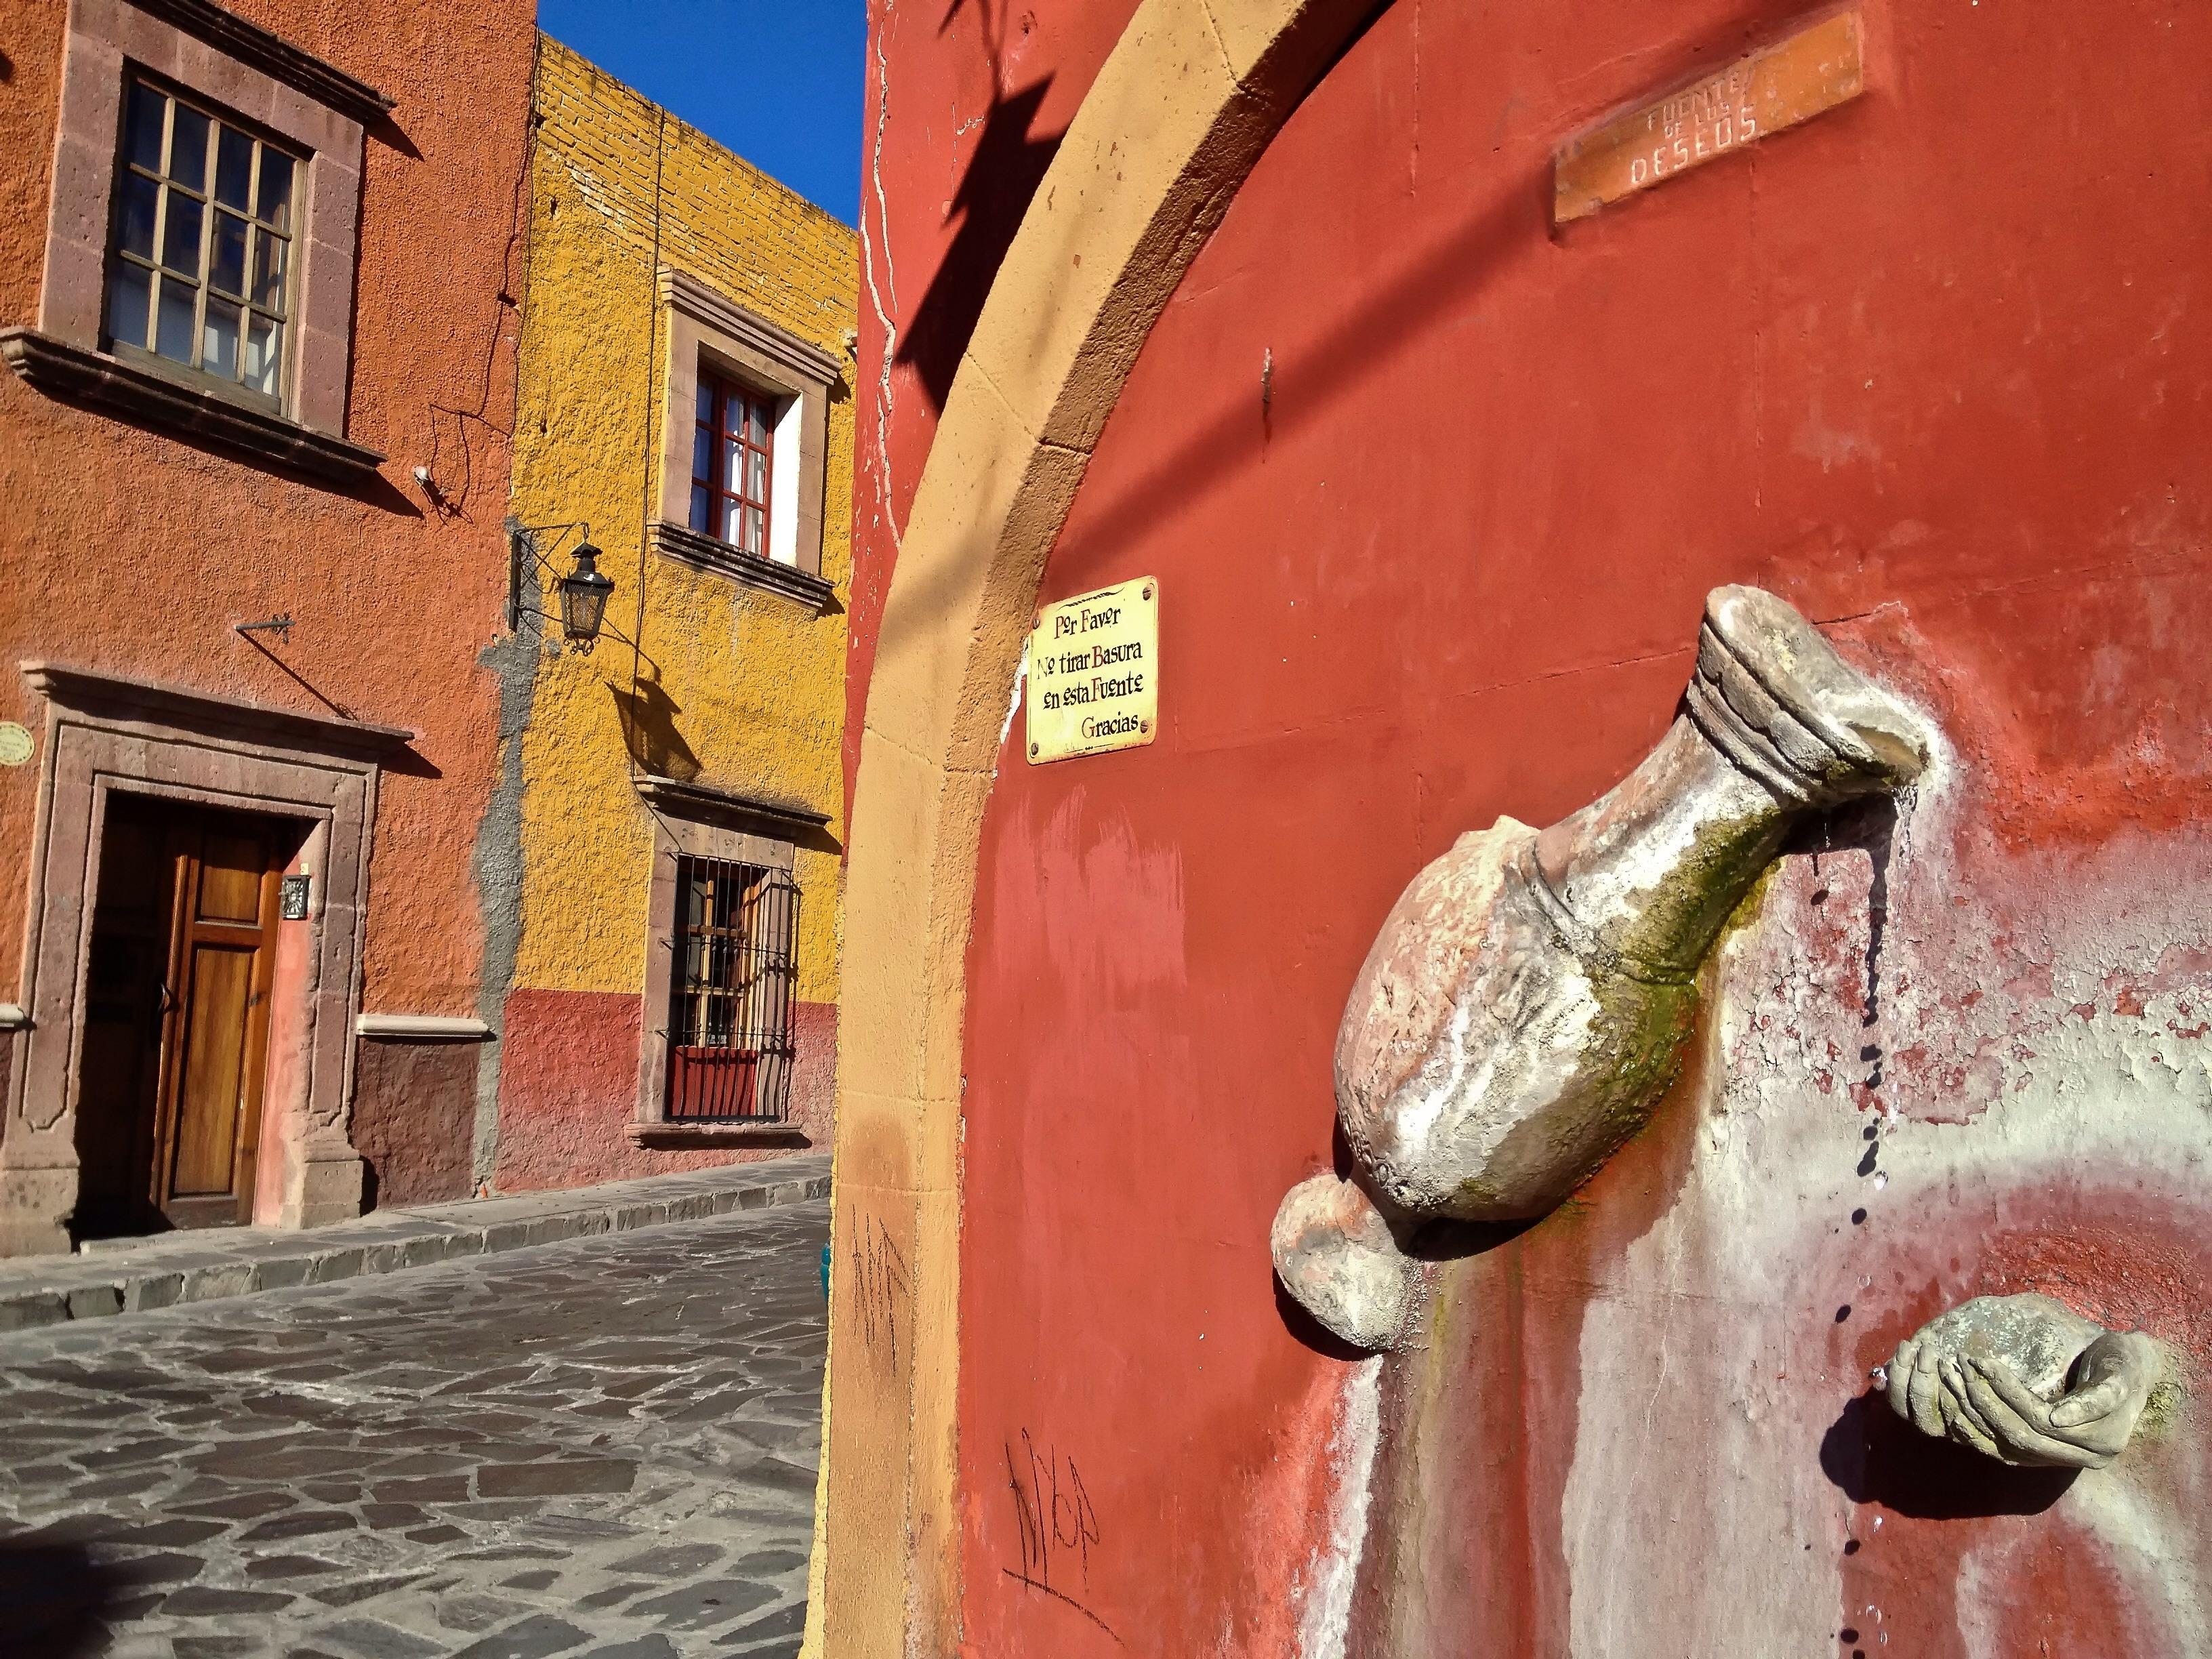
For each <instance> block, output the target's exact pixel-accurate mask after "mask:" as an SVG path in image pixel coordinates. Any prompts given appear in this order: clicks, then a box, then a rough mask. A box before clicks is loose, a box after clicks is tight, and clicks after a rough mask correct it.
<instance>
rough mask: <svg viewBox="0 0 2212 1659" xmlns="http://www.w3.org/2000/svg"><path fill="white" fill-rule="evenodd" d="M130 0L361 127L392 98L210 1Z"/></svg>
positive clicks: (376, 116)
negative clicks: (359, 124) (354, 121)
mask: <svg viewBox="0 0 2212 1659" xmlns="http://www.w3.org/2000/svg"><path fill="white" fill-rule="evenodd" d="M131 4H132V5H134V6H136V7H137V9H139V10H140V11H143V12H145V13H147V14H148V15H150V16H154V17H158V18H160V19H161V21H163V22H165V23H167V24H169V25H171V26H172V27H175V28H179V29H182V30H183V31H184V32H185V33H186V34H189V35H192V36H194V37H195V38H197V39H198V40H204V41H206V42H207V43H208V45H210V46H213V47H214V48H216V51H218V52H222V53H224V54H226V55H227V56H228V57H231V58H236V59H237V60H238V61H239V62H240V63H241V64H246V65H248V66H249V67H251V68H253V69H258V70H260V71H261V72H262V73H263V74H264V75H266V76H269V77H270V79H271V80H275V81H282V82H283V83H284V84H285V85H286V86H288V87H292V88H296V89H297V90H299V91H301V92H304V93H306V94H307V96H308V97H310V98H312V99H313V100H315V101H316V102H317V103H319V104H321V105H323V106H325V108H329V109H334V110H336V111H337V112H338V113H339V114H341V115H343V116H346V117H348V118H350V119H352V120H356V121H358V122H360V123H361V124H362V125H363V126H368V125H371V124H372V123H374V122H375V121H376V120H378V119H379V118H380V117H382V116H383V115H384V114H385V113H386V112H387V111H389V110H391V109H392V107H393V100H392V99H389V98H387V97H386V96H385V95H384V94H382V93H380V92H379V91H378V90H377V89H376V88H374V87H372V86H370V85H368V83H367V82H362V81H356V80H355V79H354V78H353V76H350V75H348V74H347V73H346V72H345V71H344V70H339V69H333V68H332V67H331V65H330V64H325V62H323V60H322V59H321V58H315V57H311V56H310V55H309V54H307V52H302V51H301V50H300V49H299V47H297V46H294V45H293V44H292V43H291V42H290V41H289V40H284V39H283V37H282V36H280V35H275V34H271V33H270V32H269V31H268V30H267V29H264V28H261V27H258V26H256V25H254V24H252V23H249V22H247V21H246V20H245V19H244V18H242V17H234V16H233V15H231V14H230V13H228V12H227V11H225V10H224V9H222V7H221V6H216V5H211V4H210V3H209V0H131Z"/></svg>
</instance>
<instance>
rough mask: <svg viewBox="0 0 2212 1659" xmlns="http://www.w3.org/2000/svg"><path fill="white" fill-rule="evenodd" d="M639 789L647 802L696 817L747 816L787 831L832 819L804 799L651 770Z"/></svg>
mask: <svg viewBox="0 0 2212 1659" xmlns="http://www.w3.org/2000/svg"><path fill="white" fill-rule="evenodd" d="M637 793H638V794H639V795H640V796H641V797H642V798H643V799H644V800H645V801H646V802H647V805H653V806H656V807H659V808H660V809H661V810H663V811H668V812H672V813H674V814H675V815H676V816H677V817H685V818H692V819H711V818H744V819H750V820H753V821H754V822H756V823H767V824H771V825H774V826H775V828H777V829H781V830H783V831H785V832H786V833H787V834H806V833H809V832H811V831H813V830H817V829H822V828H823V827H824V826H825V825H827V824H828V823H829V814H828V813H827V812H822V811H816V810H815V809H814V808H813V807H811V806H809V805H805V803H804V802H803V801H794V800H787V799H781V797H778V796H775V795H741V794H739V793H737V792H736V791H735V790H730V789H714V788H710V787H708V786H707V785H705V784H702V783H678V781H676V780H675V779H674V778H657V777H654V776H653V775H651V774H650V773H648V774H647V775H645V776H643V777H641V778H639V779H638V780H637Z"/></svg>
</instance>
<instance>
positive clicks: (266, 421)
mask: <svg viewBox="0 0 2212 1659" xmlns="http://www.w3.org/2000/svg"><path fill="white" fill-rule="evenodd" d="M0 357H5V358H6V359H7V361H8V366H9V368H12V369H14V370H15V373H16V374H18V375H20V376H21V378H22V379H23V380H24V381H25V382H27V384H29V385H31V386H35V387H36V388H38V390H40V392H45V393H46V395H47V396H48V397H50V398H59V399H60V400H62V401H63V402H64V403H76V404H90V405H92V406H93V407H94V408H96V409H100V410H106V411H109V412H112V413H114V414H118V415H121V416H124V417H125V418H126V419H128V420H131V421H133V422H138V423H139V424H142V425H144V426H149V427H151V428H155V429H156V430H158V431H163V432H169V433H173V434H175V435H179V436H181V437H185V438H189V439H194V440H197V441H201V442H204V443H208V444H212V445H215V446H217V447H221V448H223V449H226V450H228V451H230V452H232V453H236V454H240V455H243V456H246V458H248V459H252V460H258V461H263V462H266V463H268V464H270V465H274V466H277V467H281V468H283V469H284V470H286V471H291V472H296V473H301V474H304V475H305V476H306V477H310V478H313V479H315V480H317V481H318V482H319V483H329V484H336V485H337V486H338V487H340V488H341V489H360V488H362V486H363V485H366V484H368V483H371V482H372V481H373V480H374V479H375V477H377V468H379V467H380V466H381V465H384V457H383V456H381V455H380V454H378V453H376V452H375V451H374V450H373V449H365V448H363V447H362V446H361V445H359V444H354V443H348V442H347V441H345V440H344V439H343V438H334V437H332V436H331V435H329V434H328V433H325V432H317V431H314V430H313V429H312V428H307V427H304V426H301V425H299V424H298V423H297V422H292V421H288V420H286V419H284V418H283V416H279V415H272V414H268V413H265V412H264V411H263V410H258V409H253V408H251V407H249V406H247V405H246V404H242V403H240V402H238V401H235V400H234V399H232V398H225V397H222V396H221V395H219V394H217V393H216V392H203V391H200V390H198V389H197V388H196V387H192V386H184V385H180V384H179V382H177V381H175V380H170V379H169V378H167V376H166V375H161V374H155V373H154V372H153V371H152V370H151V369H147V368H139V367H138V366H137V365H136V364H133V363H127V362H124V361H123V360H122V359H120V358H118V357H112V356H108V355H107V354H106V352H101V351H89V350H87V349H85V348H84V347H82V346H80V345H72V344H71V343H70V342H68V341H66V340H61V339H57V338H56V337H54V336H52V335H51V334H42V333H40V331H38V330H36V329H31V328H10V329H6V330H0Z"/></svg>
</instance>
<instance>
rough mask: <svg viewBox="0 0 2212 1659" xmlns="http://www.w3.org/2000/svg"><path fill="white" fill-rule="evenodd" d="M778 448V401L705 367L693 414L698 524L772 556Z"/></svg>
mask: <svg viewBox="0 0 2212 1659" xmlns="http://www.w3.org/2000/svg"><path fill="white" fill-rule="evenodd" d="M773 477H775V405H774V404H773V402H772V401H771V400H770V399H769V398H765V397H763V396H762V395H761V394H760V393H759V392H754V391H752V390H751V389H750V388H749V387H746V386H740V385H739V384H738V382H737V381H735V380H726V379H725V378H724V377H723V376H721V375H720V374H714V372H713V371H712V370H710V369H708V368H704V367H703V366H702V368H700V370H699V397H698V404H697V408H696V412H695V414H694V416H693V419H692V437H691V527H692V529H694V530H696V531H698V532H700V533H701V534H702V535H707V536H712V537H714V539H715V540H717V541H722V542H727V543H728V544H730V545H731V546H732V547H734V548H737V549H738V550H740V551H741V552H745V553H751V554H756V555H757V556H759V557H761V558H763V559H764V558H766V557H768V556H769V551H768V538H769V480H770V479H771V478H773Z"/></svg>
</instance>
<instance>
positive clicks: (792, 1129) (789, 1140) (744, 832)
mask: <svg viewBox="0 0 2212 1659" xmlns="http://www.w3.org/2000/svg"><path fill="white" fill-rule="evenodd" d="M684 465H685V466H686V467H687V468H688V467H689V466H690V457H689V456H688V455H687V456H686V457H685V459H684ZM637 793H638V795H639V798H640V799H641V800H643V801H644V803H645V805H646V807H647V811H650V812H651V814H652V816H653V874H652V877H651V879H650V882H649V884H648V885H647V892H646V946H645V986H644V997H645V1006H644V1015H645V1017H644V1019H643V1021H642V1022H641V1034H640V1039H639V1042H638V1064H637V1109H636V1111H635V1114H634V1115H633V1116H632V1119H631V1121H630V1126H629V1139H630V1141H631V1144H633V1145H634V1146H655V1147H681V1146H811V1145H813V1141H812V1139H811V1137H809V1136H808V1134H807V1133H806V1132H805V1129H804V1128H803V1127H800V1126H799V1125H798V1124H797V1123H794V1122H792V1121H788V1120H785V1121H780V1122H774V1123H727V1122H725V1123H715V1122H690V1123H687V1122H684V1121H682V1120H681V1119H676V1118H671V1117H670V1116H669V1115H668V1030H669V1025H670V1024H671V1018H672V1017H673V1012H674V1009H673V1004H674V1000H675V987H676V944H677V935H678V926H677V915H676V910H677V900H678V872H679V870H680V868H681V866H682V862H683V860H685V859H687V858H697V859H720V860H726V861H728V862H731V863H735V864H750V865H754V866H759V867H761V868H763V869H769V870H781V871H782V872H784V873H785V874H786V875H788V876H791V877H793V879H794V880H795V879H796V878H797V877H796V869H795V866H796V865H797V863H798V852H799V848H798V838H799V836H804V835H805V834H807V833H809V832H810V831H818V830H819V829H821V827H822V826H823V825H824V824H826V823H828V822H829V817H828V815H827V814H824V813H817V812H815V811H811V809H809V808H806V807H803V806H798V805H793V804H790V803H788V802H783V801H775V800H769V799H757V798H753V797H749V796H744V795H737V794H732V793H726V792H724V791H721V790H718V789H709V788H707V787H703V786H702V785H698V784H689V783H678V782H677V781H674V780H673V779H669V778H658V777H651V776H647V777H641V778H640V779H638V780H637ZM794 1006H795V1005H794Z"/></svg>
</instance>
